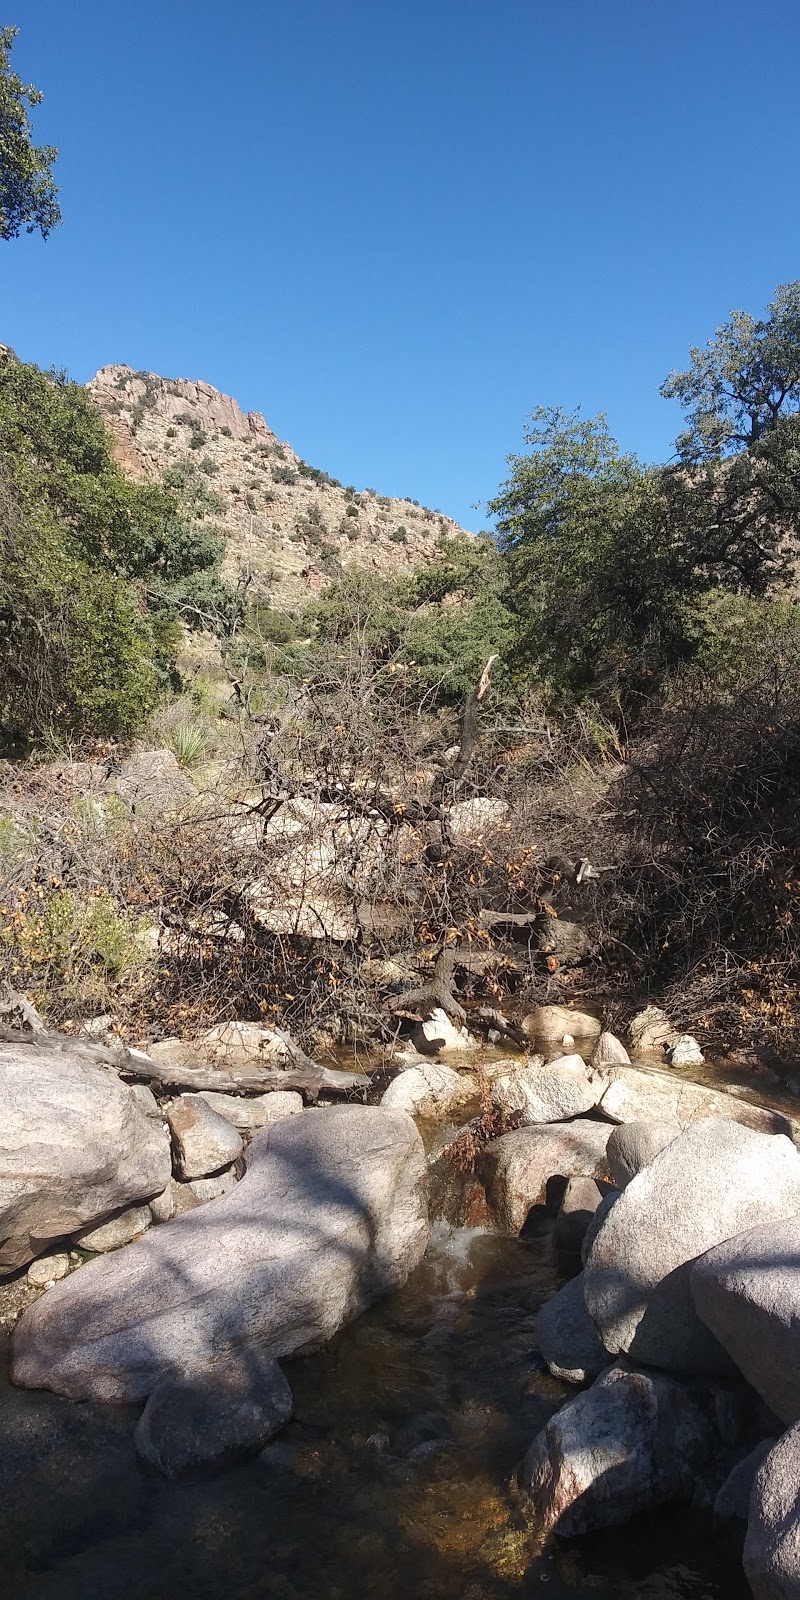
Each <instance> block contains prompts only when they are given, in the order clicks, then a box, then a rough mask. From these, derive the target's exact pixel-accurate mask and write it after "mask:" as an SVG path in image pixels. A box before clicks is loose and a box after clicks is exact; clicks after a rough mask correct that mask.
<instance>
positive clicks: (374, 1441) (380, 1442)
mask: <svg viewBox="0 0 800 1600" xmlns="http://www.w3.org/2000/svg"><path fill="white" fill-rule="evenodd" d="M390 1443H391V1441H390V1439H389V1435H388V1433H371V1434H370V1436H369V1438H368V1439H367V1441H366V1447H367V1449H368V1450H372V1451H373V1452H374V1454H375V1455H383V1453H384V1452H385V1451H386V1450H388V1448H389V1445H390Z"/></svg>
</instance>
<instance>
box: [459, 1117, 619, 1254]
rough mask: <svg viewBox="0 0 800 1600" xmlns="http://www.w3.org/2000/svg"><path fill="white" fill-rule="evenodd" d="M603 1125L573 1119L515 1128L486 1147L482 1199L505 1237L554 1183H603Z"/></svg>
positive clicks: (605, 1133)
mask: <svg viewBox="0 0 800 1600" xmlns="http://www.w3.org/2000/svg"><path fill="white" fill-rule="evenodd" d="M610 1132H611V1129H610V1127H609V1126H608V1124H607V1123H602V1122H590V1121H588V1119H587V1120H584V1119H581V1118H578V1119H577V1120H576V1121H575V1122H560V1123H559V1122H551V1123H546V1124H543V1125H541V1126H537V1127H528V1128H516V1129H515V1130H514V1132H513V1133H504V1134H502V1135H501V1137H500V1138H499V1139H493V1140H492V1142H491V1144H489V1145H487V1146H486V1149H485V1151H484V1152H483V1155H482V1158H481V1173H482V1176H483V1178H484V1181H485V1184H486V1192H487V1198H488V1200H489V1204H490V1206H491V1208H492V1210H493V1212H494V1214H495V1217H496V1219H497V1221H498V1224H499V1225H500V1227H501V1228H502V1229H503V1231H504V1232H506V1233H511V1234H513V1233H519V1230H520V1228H521V1227H522V1225H523V1223H524V1222H525V1219H526V1217H527V1215H528V1212H529V1211H530V1209H531V1207H532V1206H535V1205H537V1204H539V1203H541V1202H542V1201H544V1199H545V1195H546V1189H547V1184H548V1181H549V1180H550V1179H551V1178H554V1177H562V1178H572V1177H575V1176H582V1177H590V1178H594V1177H603V1176H604V1174H605V1172H606V1154H605V1152H606V1144H607V1142H608V1137H609V1134H610Z"/></svg>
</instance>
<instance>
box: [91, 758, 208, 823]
mask: <svg viewBox="0 0 800 1600" xmlns="http://www.w3.org/2000/svg"><path fill="white" fill-rule="evenodd" d="M112 788H113V791H114V793H115V794H116V795H118V796H119V798H120V800H123V801H124V802H125V804H126V805H127V806H128V807H130V809H131V810H132V811H136V812H137V813H142V812H148V811H151V812H152V811H170V810H176V809H178V808H180V806H182V805H185V804H186V802H187V800H192V799H194V797H195V795H196V793H197V791H196V789H195V787H194V784H193V783H192V780H191V778H190V777H188V776H187V774H186V773H185V772H184V771H183V769H182V767H181V766H180V765H179V763H178V761H177V760H176V758H175V755H174V754H173V752H172V751H171V750H139V751H137V753H136V754H135V755H132V756H128V758H127V760H125V761H123V763H122V766H121V768H120V770H119V772H118V773H117V775H116V777H115V778H114V780H113V784H112Z"/></svg>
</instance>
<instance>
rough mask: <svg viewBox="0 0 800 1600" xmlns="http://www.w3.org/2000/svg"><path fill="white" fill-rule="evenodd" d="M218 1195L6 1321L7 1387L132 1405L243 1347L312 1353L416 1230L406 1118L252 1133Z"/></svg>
mask: <svg viewBox="0 0 800 1600" xmlns="http://www.w3.org/2000/svg"><path fill="white" fill-rule="evenodd" d="M246 1162H247V1171H246V1173H245V1176H244V1178H243V1179H242V1181H241V1183H239V1184H237V1185H236V1188H235V1189H233V1190H232V1191H231V1193H230V1194H226V1195H224V1196H223V1197H222V1199H220V1200H216V1201H215V1202H214V1203H213V1205H211V1206H210V1207H202V1208H199V1209H197V1210H195V1211H190V1212H189V1213H188V1214H187V1215H185V1216H181V1217H178V1218H176V1219H175V1221H174V1222H172V1223H170V1224H169V1225H168V1226H166V1227H163V1228H153V1229H151V1230H150V1232H149V1233H147V1234H145V1236H144V1238H143V1239H138V1240H137V1241H136V1243H135V1244H131V1245H128V1247H127V1248H126V1249H125V1250H121V1251H118V1252H115V1253H114V1254H112V1255H108V1256H103V1257H101V1258H99V1259H98V1260H96V1261H90V1262H89V1263H88V1264H87V1265H86V1266H85V1267H83V1268H81V1271H80V1272H77V1273H73V1274H71V1275H70V1277H69V1278H67V1279H66V1280H65V1281H64V1282H63V1283H60V1284H56V1285H55V1287H54V1288H53V1289H51V1290H49V1291H48V1293H47V1294H46V1295H44V1296H43V1297H42V1299H41V1300H39V1301H38V1302H37V1303H36V1305H34V1306H32V1307H30V1308H29V1309H28V1310H27V1311H26V1312H25V1313H24V1315H23V1317H22V1318H21V1320H20V1322H19V1324H18V1326H17V1329H16V1333H15V1335H14V1349H13V1377H14V1382H15V1383H19V1384H22V1385H25V1386H27V1387H29V1388H37V1387H40V1386H45V1387H49V1388H52V1389H55V1390H56V1391H57V1392H58V1393H61V1394H66V1395H68V1396H70V1397H72V1398H74V1399H96V1400H119V1401H138V1400H144V1399H146V1397H147V1396H148V1395H149V1394H150V1393H151V1391H152V1390H153V1389H154V1388H155V1385H156V1383H157V1382H158V1381H159V1380H160V1379H161V1378H162V1377H163V1376H168V1375H172V1376H174V1375H175V1374H176V1372H187V1371H191V1370H193V1369H196V1368H198V1367H202V1366H207V1365H208V1364H209V1362H211V1363H213V1362H215V1361H219V1360H220V1359H223V1358H224V1356H225V1355H226V1353H227V1352H228V1351H231V1350H236V1351H240V1352H241V1351H245V1350H247V1349H248V1348H251V1347H253V1346H255V1347H257V1348H258V1349H260V1350H262V1351H263V1352H264V1353H265V1354H266V1355H271V1356H274V1357H276V1358H278V1357H280V1356H287V1355H291V1354H293V1353H294V1352H296V1351H301V1350H308V1349H312V1348H316V1347H317V1346H319V1345H321V1344H323V1343H324V1342H325V1340H326V1339H329V1338H331V1336H332V1335H333V1334H334V1333H335V1332H336V1331H337V1329H338V1328H340V1327H341V1326H342V1325H343V1324H344V1323H346V1322H350V1321H351V1320H352V1319H353V1317H356V1316H358V1315H359V1313H360V1312H361V1311H363V1310H365V1309H366V1307H367V1306H368V1305H371V1304H372V1302H373V1301H374V1300H376V1299H378V1298H379V1296H380V1295H382V1294H385V1293H388V1292H389V1291H390V1290H392V1289H396V1288H399V1287H400V1285H401V1284H402V1283H404V1282H405V1280H406V1278H407V1276H408V1273H409V1272H410V1271H411V1269H412V1268H413V1267H415V1266H416V1265H417V1262H418V1261H420V1260H421V1258H422V1255H423V1254H424V1251H425V1248H426V1245H427V1242H428V1234H429V1223H428V1210H427V1186H426V1161H425V1151H424V1148H423V1144H422V1140H421V1138H420V1136H419V1133H418V1132H417V1129H416V1127H415V1125H414V1123H413V1122H412V1120H411V1118H410V1117H408V1116H406V1115H405V1114H403V1113H401V1112H394V1111H386V1110H384V1109H383V1108H377V1107H369V1106H357V1105H342V1106H331V1107H326V1108H325V1109H324V1110H316V1111H307V1112H305V1113H304V1114H303V1116H302V1117H288V1118H286V1120H285V1121H283V1122H278V1123H274V1124H273V1125H272V1126H271V1127H269V1128H265V1129H263V1130H262V1132H261V1133H257V1134H256V1135H255V1138H254V1139H253V1142H252V1144H251V1145H250V1147H249V1150H248V1152H247V1156H246Z"/></svg>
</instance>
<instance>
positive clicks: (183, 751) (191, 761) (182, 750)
mask: <svg viewBox="0 0 800 1600" xmlns="http://www.w3.org/2000/svg"><path fill="white" fill-rule="evenodd" d="M169 746H170V749H171V751H172V753H173V755H174V756H175V759H176V761H177V762H178V765H179V766H181V767H184V768H185V770H186V771H187V772H190V771H192V770H193V769H194V768H195V767H197V766H199V764H200V762H201V761H202V759H203V756H204V755H205V750H206V736H205V734H204V732H203V730H202V728H197V727H191V726H190V725H188V724H187V723H181V724H179V726H178V727H177V728H173V730H172V733H171V734H170V740H169Z"/></svg>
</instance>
